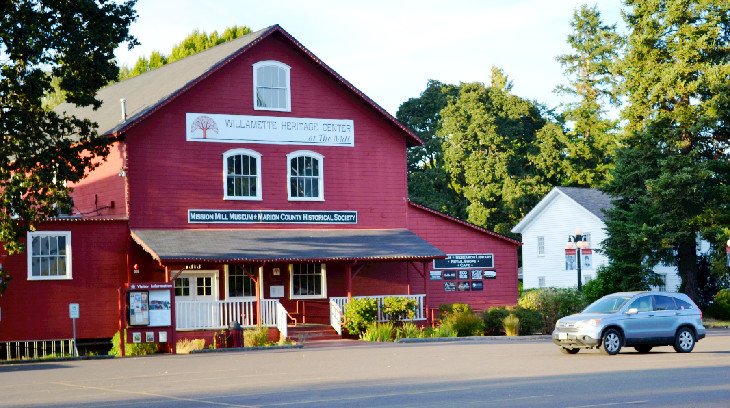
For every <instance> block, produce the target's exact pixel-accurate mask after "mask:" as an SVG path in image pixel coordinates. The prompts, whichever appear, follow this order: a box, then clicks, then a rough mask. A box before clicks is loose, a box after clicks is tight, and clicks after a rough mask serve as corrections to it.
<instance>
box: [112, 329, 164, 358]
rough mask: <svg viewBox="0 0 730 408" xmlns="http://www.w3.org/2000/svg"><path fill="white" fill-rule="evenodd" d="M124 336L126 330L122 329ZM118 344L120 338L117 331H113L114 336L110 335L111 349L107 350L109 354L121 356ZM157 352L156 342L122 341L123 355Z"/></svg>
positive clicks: (143, 354)
mask: <svg viewBox="0 0 730 408" xmlns="http://www.w3.org/2000/svg"><path fill="white" fill-rule="evenodd" d="M124 334H125V336H124V337H127V336H126V334H127V331H126V330H125V331H124ZM119 346H120V338H119V332H116V333H114V337H112V349H111V350H109V355H110V356H116V357H121V356H122V351H121V350H120V348H119ZM156 352H157V344H156V343H124V355H125V356H146V355H150V354H155V353H156Z"/></svg>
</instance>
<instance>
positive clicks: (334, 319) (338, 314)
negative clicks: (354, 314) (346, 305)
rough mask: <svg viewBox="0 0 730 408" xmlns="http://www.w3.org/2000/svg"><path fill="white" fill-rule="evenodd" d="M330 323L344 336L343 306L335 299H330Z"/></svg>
mask: <svg viewBox="0 0 730 408" xmlns="http://www.w3.org/2000/svg"><path fill="white" fill-rule="evenodd" d="M345 299H347V298H345ZM330 325H331V326H332V328H333V329H335V331H336V332H337V334H339V335H340V336H342V307H340V305H338V304H337V302H335V301H334V300H333V299H330Z"/></svg>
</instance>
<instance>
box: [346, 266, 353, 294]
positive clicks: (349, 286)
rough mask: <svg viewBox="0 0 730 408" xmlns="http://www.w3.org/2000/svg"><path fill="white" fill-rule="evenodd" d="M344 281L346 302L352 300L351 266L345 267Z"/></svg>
mask: <svg viewBox="0 0 730 408" xmlns="http://www.w3.org/2000/svg"><path fill="white" fill-rule="evenodd" d="M345 280H346V282H347V301H348V302H349V301H350V300H352V264H351V263H348V264H347V265H346V266H345Z"/></svg>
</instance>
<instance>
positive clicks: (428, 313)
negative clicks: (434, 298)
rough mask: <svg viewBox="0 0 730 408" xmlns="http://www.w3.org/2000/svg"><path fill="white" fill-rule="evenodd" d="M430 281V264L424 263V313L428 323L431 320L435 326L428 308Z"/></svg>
mask: <svg viewBox="0 0 730 408" xmlns="http://www.w3.org/2000/svg"><path fill="white" fill-rule="evenodd" d="M428 281H429V274H428V262H423V290H424V292H426V293H424V295H426V296H425V297H424V299H423V308H424V309H426V310H424V313H426V322H427V323H428V322H429V320H430V322H431V325H432V326H433V323H434V320H433V316H432V315H431V309H430V308H429V307H428Z"/></svg>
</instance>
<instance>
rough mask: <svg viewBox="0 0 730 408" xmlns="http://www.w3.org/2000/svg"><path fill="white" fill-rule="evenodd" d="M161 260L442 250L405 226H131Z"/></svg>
mask: <svg viewBox="0 0 730 408" xmlns="http://www.w3.org/2000/svg"><path fill="white" fill-rule="evenodd" d="M131 235H132V239H134V241H135V242H137V243H138V244H139V245H141V246H142V248H144V250H145V251H147V252H148V253H149V254H150V255H152V257H153V258H154V259H156V260H158V261H161V262H165V261H167V262H174V261H185V262H190V261H212V262H279V261H281V262H283V261H287V262H297V261H304V262H306V261H309V262H317V261H345V260H347V261H357V260H388V261H396V260H431V259H435V258H445V257H446V254H444V253H443V252H441V250H439V249H438V248H436V247H434V246H433V245H431V244H429V243H428V242H427V241H425V240H423V239H422V238H420V237H419V236H418V235H416V234H414V233H413V232H411V231H409V230H406V229H381V230H365V229H362V230H360V229H348V230H336V229H320V230H307V229H287V230H275V229H264V230H261V229H240V230H221V229H209V230H203V229H186V230H181V229H163V230H160V229H155V230H148V229H134V230H132V232H131Z"/></svg>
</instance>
